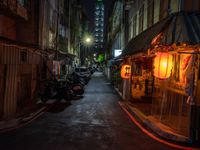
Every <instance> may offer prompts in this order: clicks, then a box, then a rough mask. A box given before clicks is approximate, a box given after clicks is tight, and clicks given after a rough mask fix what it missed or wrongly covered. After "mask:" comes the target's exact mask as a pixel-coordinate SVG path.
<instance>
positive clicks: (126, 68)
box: [121, 65, 131, 79]
mask: <svg viewBox="0 0 200 150" xmlns="http://www.w3.org/2000/svg"><path fill="white" fill-rule="evenodd" d="M121 77H122V78H123V79H129V78H130V77H131V66H130V65H123V66H122V67H121Z"/></svg>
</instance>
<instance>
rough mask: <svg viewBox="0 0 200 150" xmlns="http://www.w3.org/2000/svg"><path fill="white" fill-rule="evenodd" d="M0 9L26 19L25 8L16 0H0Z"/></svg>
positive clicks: (26, 12) (7, 13)
mask: <svg viewBox="0 0 200 150" xmlns="http://www.w3.org/2000/svg"><path fill="white" fill-rule="evenodd" d="M0 11H2V12H5V13H4V14H6V15H12V16H16V17H20V18H22V19H25V20H28V11H27V9H26V8H25V7H24V6H22V5H21V4H20V3H18V1H17V0H0Z"/></svg>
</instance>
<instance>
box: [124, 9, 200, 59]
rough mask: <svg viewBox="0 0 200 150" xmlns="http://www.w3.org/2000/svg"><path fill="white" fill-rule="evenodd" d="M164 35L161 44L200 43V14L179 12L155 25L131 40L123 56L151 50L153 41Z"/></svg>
mask: <svg viewBox="0 0 200 150" xmlns="http://www.w3.org/2000/svg"><path fill="white" fill-rule="evenodd" d="M160 33H162V38H161V40H160V44H162V45H171V44H173V43H183V42H184V43H188V44H190V45H196V44H199V43H200V12H199V11H198V12H178V13H174V14H172V15H170V16H168V17H167V18H165V19H164V20H161V21H160V22H158V23H156V24H154V25H153V26H152V27H150V28H148V29H147V30H145V31H143V32H142V33H141V34H139V35H138V36H136V37H135V38H133V39H132V40H130V42H129V43H128V44H127V46H126V47H125V49H124V50H123V51H122V56H126V55H132V54H136V53H138V52H143V51H146V50H147V49H148V48H151V46H152V45H151V42H152V40H153V39H154V38H155V37H156V36H157V35H158V34H160Z"/></svg>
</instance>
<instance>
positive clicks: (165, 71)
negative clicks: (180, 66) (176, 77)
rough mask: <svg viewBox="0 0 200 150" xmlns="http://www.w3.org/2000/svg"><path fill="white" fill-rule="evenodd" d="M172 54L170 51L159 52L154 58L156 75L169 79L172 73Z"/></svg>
mask: <svg viewBox="0 0 200 150" xmlns="http://www.w3.org/2000/svg"><path fill="white" fill-rule="evenodd" d="M171 70H172V55H171V54H170V53H169V52H157V53H156V57H155V58H154V76H155V77H156V78H159V79H167V78H169V77H170V75H171Z"/></svg>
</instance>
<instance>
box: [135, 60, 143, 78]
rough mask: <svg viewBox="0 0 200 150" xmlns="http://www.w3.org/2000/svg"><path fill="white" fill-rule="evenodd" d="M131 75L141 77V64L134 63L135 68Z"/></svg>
mask: <svg viewBox="0 0 200 150" xmlns="http://www.w3.org/2000/svg"><path fill="white" fill-rule="evenodd" d="M133 75H135V76H141V75H142V64H141V62H135V66H134V69H133Z"/></svg>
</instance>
